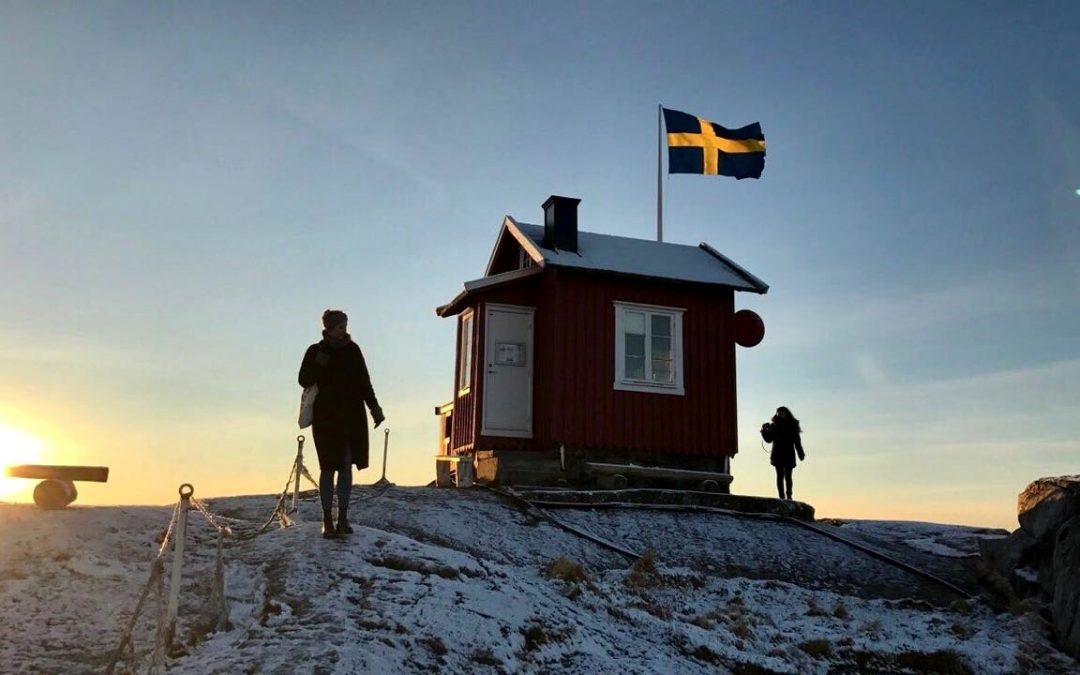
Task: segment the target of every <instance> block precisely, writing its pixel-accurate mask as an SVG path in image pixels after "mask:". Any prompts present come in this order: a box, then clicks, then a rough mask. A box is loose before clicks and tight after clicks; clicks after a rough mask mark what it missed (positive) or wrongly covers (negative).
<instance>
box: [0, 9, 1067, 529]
mask: <svg viewBox="0 0 1080 675" xmlns="http://www.w3.org/2000/svg"><path fill="white" fill-rule="evenodd" d="M534 5H535V3H515V2H499V3H468V4H466V3H363V4H361V3H346V4H329V3H321V4H318V5H309V4H306V5H301V4H299V3H292V4H290V3H248V4H245V3H230V4H228V5H226V4H223V3H183V4H172V3H170V4H139V3H104V2H103V3H83V4H78V5H64V4H47V3H29V2H27V3H5V4H4V5H2V6H0V84H2V87H3V91H4V95H3V96H2V97H0V283H2V288H3V297H4V300H3V302H2V303H0V427H2V428H6V429H8V430H9V436H11V434H12V433H15V434H16V435H18V437H19V438H32V439H37V441H38V443H37V445H34V446H33V448H31V449H30V450H27V451H26V453H24V454H35V453H36V454H37V455H40V456H41V458H42V459H48V460H63V461H77V462H82V463H91V464H108V465H110V466H111V467H113V478H112V481H111V482H110V483H109V484H107V485H104V486H95V485H88V486H86V487H85V488H83V489H82V494H83V496H82V497H81V498H80V501H81V502H86V503H116V502H151V503H164V502H168V501H171V500H172V499H174V498H175V489H176V485H177V484H179V483H180V482H183V481H187V482H191V483H193V484H195V485H196V490H197V491H198V492H197V494H202V495H204V496H208V495H215V494H236V493H245V492H270V491H274V490H277V489H280V485H281V484H282V483H283V481H284V479H285V475H286V474H287V473H288V468H289V462H290V458H291V454H292V452H293V450H294V448H295V442H294V441H293V438H294V437H295V435H296V433H297V430H296V428H295V422H294V419H295V408H296V403H297V399H298V393H299V391H298V388H297V387H296V385H295V377H296V370H297V368H298V366H299V361H300V357H301V355H302V353H303V350H304V348H305V347H306V346H307V345H308V344H310V343H311V342H313V341H315V340H316V339H317V338H318V329H319V325H318V317H319V314H320V313H321V311H322V310H323V309H325V308H326V307H330V306H334V307H341V308H343V309H345V310H346V311H348V312H349V314H350V317H351V319H352V321H351V330H352V332H353V334H354V336H355V337H356V339H357V340H358V342H360V344H361V345H362V346H363V348H364V350H365V353H366V355H367V357H368V361H369V364H370V366H371V371H372V375H373V378H374V382H375V387H376V390H377V392H378V394H379V397H380V399H381V401H382V403H383V407H384V408H385V410H386V413H387V416H388V424H389V426H390V427H391V429H392V435H391V460H390V471H389V473H390V477H391V478H392V479H394V480H395V481H397V482H398V483H401V484H420V483H426V482H427V481H428V480H430V479H431V478H432V475H433V461H432V460H431V456H432V455H433V453H434V449H435V441H434V439H435V417H434V415H433V407H434V406H435V405H436V404H439V403H442V402H444V401H447V400H449V399H450V397H451V387H452V382H451V380H452V366H453V341H454V326H453V322H452V321H449V320H441V319H438V318H437V317H436V316H435V314H434V308H435V306H437V305H439V304H442V303H444V302H446V301H448V300H449V299H450V298H452V297H453V296H454V295H455V294H456V293H457V292H458V291H459V290H460V288H461V283H462V282H463V281H465V280H467V279H471V278H475V277H478V276H480V275H481V274H482V273H483V268H484V264H485V263H486V261H487V257H488V254H489V252H490V248H491V246H492V244H493V243H494V238H495V235H496V233H497V230H498V226H499V224H500V222H501V218H502V216H503V215H504V214H510V215H513V216H514V217H515V218H518V219H519V220H524V221H527V222H537V221H538V220H539V218H540V216H541V211H540V204H541V203H542V202H543V201H544V200H545V199H546V198H547V196H548V195H550V194H563V195H568V196H574V197H579V198H581V199H582V203H581V207H580V223H581V227H582V229H584V230H589V231H595V232H603V233H610V234H619V235H624V236H634V237H641V238H653V237H654V236H655V200H656V194H655V185H656V178H655V170H656V138H657V136H656V134H657V128H656V118H657V106H658V104H661V103H662V104H663V105H666V106H668V107H671V108H676V109H679V110H684V111H686V112H689V113H691V114H695V115H700V116H703V117H707V118H709V119H711V120H713V121H715V122H718V123H720V124H724V125H728V126H741V125H743V124H747V123H749V122H752V121H760V122H761V124H762V127H763V128H764V131H765V135H766V139H767V141H768V144H769V155H768V161H767V164H766V169H765V173H764V175H763V177H762V179H761V180H760V181H749V180H744V181H735V180H732V179H728V178H705V177H695V176H680V175H676V176H671V177H665V179H664V184H665V188H664V189H665V239H666V240H668V241H675V242H681V243H688V244H696V243H698V242H700V241H707V242H709V243H710V244H712V245H713V246H715V247H716V248H718V249H719V250H721V251H723V252H724V253H725V254H727V255H729V256H730V257H732V258H733V259H735V260H736V261H738V262H739V263H741V264H742V265H744V266H745V267H747V268H748V269H749V270H751V271H752V272H753V273H754V274H756V275H757V276H759V277H761V278H762V279H764V280H765V281H766V282H767V283H769V284H770V286H771V289H770V291H769V293H768V294H767V295H765V296H761V297H758V296H751V295H746V294H742V295H740V296H738V298H737V305H738V306H739V307H748V308H751V309H754V310H755V311H757V312H758V313H759V314H761V315H762V317H763V318H764V320H765V324H766V337H765V340H764V342H763V343H762V344H761V345H759V346H758V347H756V348H754V349H750V350H746V349H741V348H740V349H739V353H738V360H739V397H740V399H739V415H740V438H741V441H740V454H739V456H738V457H737V458H736V460H735V462H734V465H733V471H734V473H735V475H736V479H735V483H734V485H733V488H734V489H735V490H736V491H739V492H745V493H751V494H766V495H768V494H771V493H772V485H771V484H772V473H771V469H770V467H769V466H768V462H767V457H766V455H765V453H764V452H762V448H761V447H760V444H759V442H758V441H757V439H756V436H755V430H756V428H757V426H758V424H760V422H761V421H763V420H764V419H766V418H767V417H768V416H769V414H770V413H771V412H772V410H773V409H775V407H776V406H777V405H787V406H789V407H790V408H791V409H792V410H793V411H794V412H795V414H796V415H798V416H799V417H801V418H802V420H803V425H804V428H805V430H806V433H805V443H806V446H807V450H808V452H809V454H810V460H809V461H808V462H807V463H806V464H805V465H803V466H801V467H800V468H799V469H798V470H797V471H796V496H797V497H801V498H803V499H805V500H807V501H809V502H811V503H813V504H815V505H816V506H817V507H818V511H819V515H827V516H838V517H843V516H850V517H883V518H912V519H926V520H938V521H944V522H965V523H971V524H993V525H1001V526H1014V525H1015V517H1014V516H1015V496H1016V493H1017V492H1019V491H1020V490H1021V489H1022V488H1023V487H1024V486H1025V485H1026V484H1027V483H1028V482H1029V481H1030V480H1033V479H1035V478H1037V477H1039V476H1042V475H1056V474H1062V473H1076V472H1077V470H1078V469H1077V457H1080V441H1078V440H1077V439H1078V437H1080V416H1078V415H1077V414H1076V409H1077V407H1078V404H1080V385H1078V382H1080V339H1078V338H1080V311H1078V310H1080V299H1078V297H1077V294H1076V292H1075V289H1076V288H1077V287H1078V285H1080V284H1078V282H1080V227H1078V225H1080V194H1078V193H1077V190H1078V189H1080V78H1077V76H1076V73H1077V71H1078V66H1080V57H1077V52H1078V49H1077V47H1078V38H1077V36H1078V35H1080V9H1077V8H1076V7H1075V6H1074V5H1072V4H1070V3H1064V2H1061V3H1050V2H1048V3H1037V4H1034V5H1018V4H1016V3H1006V2H990V3H986V2H979V3H974V2H972V3H960V2H957V3H947V4H946V5H944V6H939V5H938V4H936V3H840V2H836V3H814V4H809V3H802V4H797V3H745V4H742V3H739V4H736V3H723V4H721V3H644V2H611V3H584V4H583V5H582V6H578V4H576V3H545V4H544V5H543V7H542V8H541V7H540V6H538V5H537V6H534ZM11 437H13V436H11ZM378 437H379V438H381V434H378ZM373 439H375V437H373ZM31 450H32V451H33V452H31ZM8 454H9V455H13V454H16V453H14V451H12V450H10V449H9V450H8ZM312 455H313V451H312ZM0 459H2V458H0ZM7 459H8V460H11V461H14V460H13V459H12V457H8V458H7ZM311 464H312V465H314V457H312V461H311ZM372 474H373V472H372V471H367V472H364V473H362V474H361V475H360V477H359V480H361V481H366V482H370V481H372V480H375V479H376V478H377V477H378V476H377V475H372ZM21 494H22V496H23V497H25V490H23V492H22V493H21Z"/></svg>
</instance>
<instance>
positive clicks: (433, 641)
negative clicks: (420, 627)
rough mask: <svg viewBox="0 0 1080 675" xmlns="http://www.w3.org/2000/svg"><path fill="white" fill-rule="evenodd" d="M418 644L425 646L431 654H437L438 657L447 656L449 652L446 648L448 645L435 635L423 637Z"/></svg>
mask: <svg viewBox="0 0 1080 675" xmlns="http://www.w3.org/2000/svg"><path fill="white" fill-rule="evenodd" d="M417 642H418V643H420V644H421V645H423V646H424V647H425V648H426V649H427V650H428V651H429V652H431V653H432V654H435V655H436V656H445V655H446V653H447V652H448V651H449V650H448V649H447V648H446V643H445V642H443V641H442V638H440V637H437V636H435V635H431V636H428V637H422V638H420V639H419V640H417Z"/></svg>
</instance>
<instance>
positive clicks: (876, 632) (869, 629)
mask: <svg viewBox="0 0 1080 675" xmlns="http://www.w3.org/2000/svg"><path fill="white" fill-rule="evenodd" d="M859 632H861V633H863V634H864V635H866V636H867V637H868V638H870V639H872V640H877V639H878V638H880V637H881V622H880V621H878V620H877V619H871V620H870V621H867V622H866V623H865V624H863V626H862V628H860V629H859Z"/></svg>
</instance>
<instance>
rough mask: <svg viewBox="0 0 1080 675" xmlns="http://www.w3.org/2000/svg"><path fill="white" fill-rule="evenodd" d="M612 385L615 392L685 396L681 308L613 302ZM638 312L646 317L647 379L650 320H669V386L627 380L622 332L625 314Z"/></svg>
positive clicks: (650, 349) (660, 383)
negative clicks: (653, 317)
mask: <svg viewBox="0 0 1080 675" xmlns="http://www.w3.org/2000/svg"><path fill="white" fill-rule="evenodd" d="M614 305H615V383H614V388H615V389H617V390H619V391H640V392H647V393H650V394H672V395H675V396H684V395H685V394H686V389H685V387H684V386H683V371H684V364H683V330H682V324H683V320H682V319H683V314H684V313H685V312H686V310H685V309H684V308H681V307H661V306H659V305H642V304H638V303H633V302H620V301H615V303H614ZM628 311H629V312H639V313H644V314H645V373H646V378H647V377H648V374H649V371H650V370H651V369H652V339H651V338H652V334H651V331H652V316H653V315H657V314H660V315H663V316H668V317H671V368H672V371H673V375H674V377H673V378H672V379H673V382H672V383H671V384H667V383H662V382H653V381H651V380H649V379H644V380H638V379H630V378H628V377H626V340H625V337H624V330H625V328H626V321H625V315H626V312H628Z"/></svg>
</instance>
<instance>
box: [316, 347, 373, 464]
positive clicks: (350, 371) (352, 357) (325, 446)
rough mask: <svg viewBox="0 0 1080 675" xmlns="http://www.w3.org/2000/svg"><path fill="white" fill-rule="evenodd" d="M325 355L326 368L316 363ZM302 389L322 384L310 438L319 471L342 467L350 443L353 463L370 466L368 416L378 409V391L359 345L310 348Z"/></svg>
mask: <svg viewBox="0 0 1080 675" xmlns="http://www.w3.org/2000/svg"><path fill="white" fill-rule="evenodd" d="M320 352H322V353H325V354H326V355H327V358H328V360H327V362H326V364H325V365H320V364H319V363H318V361H317V360H316V357H317V355H318V354H319V353H320ZM297 379H298V381H299V382H300V386H301V387H310V386H311V385H313V384H317V385H319V394H318V395H317V396H316V397H315V410H314V417H313V421H312V423H311V435H312V436H313V438H314V440H315V451H316V452H317V453H318V455H319V468H321V469H337V468H340V466H341V463H342V460H343V459H344V457H345V444H346V443H349V444H350V446H351V447H350V450H351V453H352V463H353V464H355V465H356V468H358V469H366V468H367V466H368V430H367V414H366V412H365V410H364V405H365V404H367V407H368V408H369V409H371V410H372V411H374V410H376V409H378V408H379V401H378V400H377V399H376V398H375V390H374V389H372V387H371V377H370V376H369V375H368V369H367V364H366V363H365V362H364V354H363V352H361V351H360V346H359V345H357V344H356V343H355V342H353V341H352V340H348V341H345V342H343V343H342V344H334V343H333V342H332V341H329V340H323V341H321V342H317V343H315V344H313V345H311V346H310V347H308V349H307V352H305V353H304V360H303V362H302V363H301V364H300V376H299V377H298V378H297Z"/></svg>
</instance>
